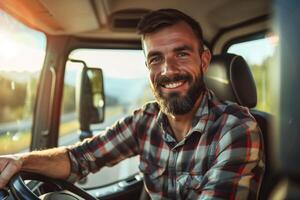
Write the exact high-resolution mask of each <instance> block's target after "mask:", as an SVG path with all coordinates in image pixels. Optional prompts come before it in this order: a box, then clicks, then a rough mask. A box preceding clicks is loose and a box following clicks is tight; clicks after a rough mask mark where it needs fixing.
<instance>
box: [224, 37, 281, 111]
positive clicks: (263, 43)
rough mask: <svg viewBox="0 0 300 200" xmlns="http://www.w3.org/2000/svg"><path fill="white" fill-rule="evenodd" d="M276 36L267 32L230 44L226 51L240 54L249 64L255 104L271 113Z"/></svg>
mask: <svg viewBox="0 0 300 200" xmlns="http://www.w3.org/2000/svg"><path fill="white" fill-rule="evenodd" d="M277 43H278V37H277V36H275V35H271V34H267V35H266V36H265V37H263V38H259V39H255V40H247V39H246V40H244V41H243V42H240V43H235V44H233V45H231V46H230V47H229V49H228V53H234V54H238V55H241V56H243V57H244V58H245V60H246V61H247V63H248V64H249V67H250V70H251V71H252V74H253V76H254V80H255V83H256V88H257V100H258V101H257V106H256V108H257V109H259V110H262V111H266V112H269V113H272V110H271V105H270V104H271V102H272V101H271V91H270V90H271V87H270V81H269V80H270V78H271V76H272V66H273V63H272V62H274V59H275V50H276V45H277Z"/></svg>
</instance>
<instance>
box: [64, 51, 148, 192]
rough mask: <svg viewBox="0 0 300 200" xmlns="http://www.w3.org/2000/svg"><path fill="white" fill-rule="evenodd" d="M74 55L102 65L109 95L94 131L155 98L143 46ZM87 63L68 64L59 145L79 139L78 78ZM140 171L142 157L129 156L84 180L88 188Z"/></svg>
mask: <svg viewBox="0 0 300 200" xmlns="http://www.w3.org/2000/svg"><path fill="white" fill-rule="evenodd" d="M69 58H70V59H75V60H82V61H84V62H86V64H87V66H88V67H93V68H97V67H99V68H101V69H102V71H103V76H104V91H105V97H106V107H105V121H104V122H103V123H101V124H93V125H92V127H91V129H92V131H93V132H94V134H97V133H98V132H99V131H103V130H105V128H106V127H108V126H111V125H112V124H113V123H115V122H116V121H117V120H119V119H121V118H122V117H124V116H127V115H129V114H131V113H132V112H133V110H135V109H137V108H139V107H141V106H142V105H143V104H145V103H146V102H147V101H149V100H153V99H154V98H153V97H152V93H151V89H150V86H149V85H148V72H147V68H146V66H145V64H144V55H143V52H142V50H121V49H119V50H118V49H77V50H75V51H73V52H71V54H70V56H69ZM82 67H83V64H81V63H77V62H70V61H68V62H67V64H66V70H65V78H64V91H63V103H62V112H61V113H62V115H61V123H60V129H59V131H60V132H59V134H60V138H59V145H70V144H73V143H75V142H77V141H79V134H78V133H79V132H78V130H79V122H78V117H77V116H76V113H75V87H76V78H77V77H78V73H79V71H80V69H81V68H82ZM137 172H138V157H134V158H131V159H126V160H124V161H122V162H121V163H119V164H118V165H116V166H114V167H111V168H106V167H105V168H103V169H102V170H100V171H99V172H98V173H96V174H91V175H89V176H88V178H87V179H86V180H85V181H81V182H80V184H81V185H80V186H82V187H84V188H93V187H98V186H103V185H107V184H110V183H113V182H115V181H117V180H121V179H124V178H127V177H129V176H131V175H134V174H135V173H137Z"/></svg>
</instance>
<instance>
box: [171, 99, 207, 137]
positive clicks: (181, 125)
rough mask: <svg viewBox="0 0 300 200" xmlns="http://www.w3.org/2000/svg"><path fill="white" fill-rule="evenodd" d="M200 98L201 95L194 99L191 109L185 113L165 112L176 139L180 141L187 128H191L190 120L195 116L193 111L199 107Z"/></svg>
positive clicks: (187, 130)
mask: <svg viewBox="0 0 300 200" xmlns="http://www.w3.org/2000/svg"><path fill="white" fill-rule="evenodd" d="M201 100H202V95H201V96H200V97H199V99H198V100H197V101H196V103H195V105H194V107H193V108H192V110H190V111H189V112H188V113H186V114H183V115H172V114H167V118H168V121H169V124H170V126H171V128H172V130H173V132H174V134H175V136H176V139H177V141H181V140H182V139H183V138H184V137H185V136H186V134H187V133H188V132H189V130H190V129H191V128H192V121H193V118H194V116H195V113H196V112H197V110H198V108H199V105H200V103H201Z"/></svg>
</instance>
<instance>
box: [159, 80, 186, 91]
mask: <svg viewBox="0 0 300 200" xmlns="http://www.w3.org/2000/svg"><path fill="white" fill-rule="evenodd" d="M184 83H185V81H177V82H171V83H167V84H164V85H162V86H163V87H164V88H167V89H174V88H178V87H180V86H182V85H183V84H184Z"/></svg>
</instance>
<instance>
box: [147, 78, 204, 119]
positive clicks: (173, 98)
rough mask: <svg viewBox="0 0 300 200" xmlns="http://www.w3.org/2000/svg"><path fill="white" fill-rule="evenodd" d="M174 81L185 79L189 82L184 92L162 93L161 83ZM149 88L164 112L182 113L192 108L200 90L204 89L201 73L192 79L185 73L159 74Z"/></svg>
mask: <svg viewBox="0 0 300 200" xmlns="http://www.w3.org/2000/svg"><path fill="white" fill-rule="evenodd" d="M176 81H186V82H188V83H189V84H190V87H189V88H188V91H187V92H186V94H183V95H182V94H180V93H179V92H171V93H169V94H167V95H163V93H162V91H161V89H160V88H161V87H162V85H164V84H167V83H170V82H176ZM151 88H152V91H153V93H154V96H155V98H156V100H157V102H158V104H159V106H160V109H161V110H162V111H163V112H164V113H166V114H172V115H183V114H186V113H188V112H189V111H191V110H192V108H193V107H194V105H195V103H196V101H197V99H198V98H199V97H200V95H201V93H202V91H204V88H205V84H204V81H203V76H202V75H201V74H199V75H198V76H197V77H196V80H194V81H193V78H192V76H190V75H189V74H186V75H175V76H173V77H166V76H160V77H158V78H157V80H155V83H154V84H153V87H151Z"/></svg>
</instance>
